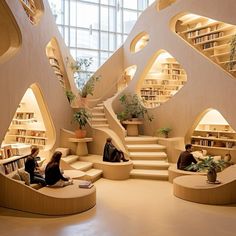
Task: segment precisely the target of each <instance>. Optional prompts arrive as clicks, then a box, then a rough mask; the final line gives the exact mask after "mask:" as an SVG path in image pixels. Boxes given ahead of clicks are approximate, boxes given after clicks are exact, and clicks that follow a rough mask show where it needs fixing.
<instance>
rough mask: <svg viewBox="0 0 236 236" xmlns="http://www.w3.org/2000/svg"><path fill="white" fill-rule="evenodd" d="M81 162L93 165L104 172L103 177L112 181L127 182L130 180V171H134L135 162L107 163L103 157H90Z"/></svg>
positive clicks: (85, 157) (81, 158)
mask: <svg viewBox="0 0 236 236" xmlns="http://www.w3.org/2000/svg"><path fill="white" fill-rule="evenodd" d="M80 160H81V161H89V162H92V163H93V168H95V169H100V170H102V171H103V177H104V178H106V179H111V180H125V179H129V178H130V171H131V170H132V169H133V162H132V161H127V162H105V161H103V160H102V156H98V155H89V156H84V157H80Z"/></svg>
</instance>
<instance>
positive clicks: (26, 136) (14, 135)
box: [7, 134, 48, 140]
mask: <svg viewBox="0 0 236 236" xmlns="http://www.w3.org/2000/svg"><path fill="white" fill-rule="evenodd" d="M7 136H10V137H11V136H12V137H22V138H35V139H45V140H47V139H48V138H46V137H39V136H29V135H20V134H8V135H7Z"/></svg>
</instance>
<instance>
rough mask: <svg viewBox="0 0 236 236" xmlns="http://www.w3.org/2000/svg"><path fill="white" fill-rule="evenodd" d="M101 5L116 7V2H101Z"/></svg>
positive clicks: (103, 0)
mask: <svg viewBox="0 0 236 236" xmlns="http://www.w3.org/2000/svg"><path fill="white" fill-rule="evenodd" d="M101 4H104V5H110V6H115V4H116V0H101Z"/></svg>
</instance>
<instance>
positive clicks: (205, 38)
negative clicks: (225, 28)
mask: <svg viewBox="0 0 236 236" xmlns="http://www.w3.org/2000/svg"><path fill="white" fill-rule="evenodd" d="M222 36H224V32H218V33H213V34H209V35H205V36H201V37H198V38H195V39H194V40H193V42H194V44H198V43H201V42H205V41H209V40H213V39H217V38H220V37H222Z"/></svg>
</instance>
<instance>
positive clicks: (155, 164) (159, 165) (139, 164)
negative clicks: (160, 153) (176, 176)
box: [132, 160, 170, 170]
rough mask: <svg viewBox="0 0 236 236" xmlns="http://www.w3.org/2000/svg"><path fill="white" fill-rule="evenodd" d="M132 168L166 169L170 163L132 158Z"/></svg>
mask: <svg viewBox="0 0 236 236" xmlns="http://www.w3.org/2000/svg"><path fill="white" fill-rule="evenodd" d="M132 162H133V168H134V169H147V170H168V168H169V166H170V164H169V163H168V162H166V161H153V160H147V161H146V160H133V161H132Z"/></svg>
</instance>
